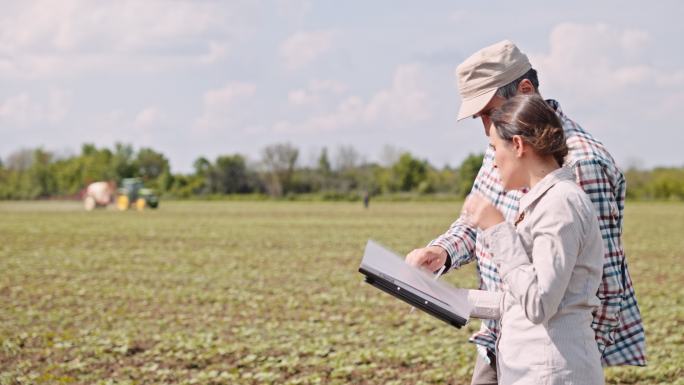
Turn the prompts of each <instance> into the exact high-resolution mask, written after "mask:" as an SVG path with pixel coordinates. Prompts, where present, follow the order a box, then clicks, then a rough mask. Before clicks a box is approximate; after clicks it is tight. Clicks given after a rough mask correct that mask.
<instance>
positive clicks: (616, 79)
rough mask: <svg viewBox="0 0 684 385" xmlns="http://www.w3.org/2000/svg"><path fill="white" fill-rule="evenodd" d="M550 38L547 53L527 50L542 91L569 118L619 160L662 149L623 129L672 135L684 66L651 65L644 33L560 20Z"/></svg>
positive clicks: (648, 41) (649, 44)
mask: <svg viewBox="0 0 684 385" xmlns="http://www.w3.org/2000/svg"><path fill="white" fill-rule="evenodd" d="M549 42H550V49H549V51H548V52H547V53H541V54H536V55H530V60H531V61H532V64H533V65H534V66H535V67H536V68H537V69H538V70H539V74H540V83H541V84H540V87H541V91H542V94H543V95H544V96H547V97H557V98H559V100H560V102H561V103H562V104H563V106H564V110H565V111H566V112H568V113H569V114H570V116H571V117H574V118H576V119H578V121H579V122H580V123H581V124H583V126H585V127H586V128H587V129H588V130H590V132H592V133H593V134H594V135H596V137H597V138H599V139H600V140H604V141H605V142H606V145H607V146H608V148H609V149H611V151H612V152H613V156H614V157H615V158H616V160H617V161H618V163H619V164H624V162H625V161H626V160H627V159H629V158H631V157H634V154H643V153H649V154H652V155H653V154H657V153H658V151H662V148H659V147H660V146H662V143H661V145H657V144H655V143H656V142H655V141H634V140H632V139H629V135H626V133H627V132H628V131H626V128H631V129H646V128H647V129H648V132H649V135H650V136H652V137H653V138H657V137H669V136H672V132H671V129H668V127H671V124H672V123H671V122H672V121H671V116H673V115H675V114H676V113H678V112H679V110H681V106H682V104H684V94H683V93H682V92H681V89H682V86H684V68H662V67H659V66H657V65H654V64H653V63H652V61H651V60H650V55H649V50H651V49H653V45H654V44H655V42H654V40H653V38H652V37H651V36H650V35H649V33H648V32H646V31H642V30H635V29H625V28H619V27H616V26H612V25H608V24H574V23H561V24H559V25H557V26H556V27H555V28H553V30H552V32H551V35H550V39H549ZM668 130H669V132H668ZM675 135H679V134H678V133H677V134H675Z"/></svg>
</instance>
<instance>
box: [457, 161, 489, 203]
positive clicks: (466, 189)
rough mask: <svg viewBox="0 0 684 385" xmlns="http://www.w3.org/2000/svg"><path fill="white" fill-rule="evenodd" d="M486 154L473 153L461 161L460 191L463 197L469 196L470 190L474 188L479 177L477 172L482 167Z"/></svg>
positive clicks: (459, 169)
mask: <svg viewBox="0 0 684 385" xmlns="http://www.w3.org/2000/svg"><path fill="white" fill-rule="evenodd" d="M483 159H484V154H471V155H468V157H467V158H465V160H464V161H463V163H461V166H460V167H459V168H458V180H459V183H458V191H459V193H460V195H461V196H462V197H464V198H465V197H466V196H468V194H470V190H472V189H473V183H474V182H475V178H476V177H477V173H478V172H479V171H480V168H481V167H482V160H483Z"/></svg>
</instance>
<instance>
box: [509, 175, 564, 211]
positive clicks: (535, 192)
mask: <svg viewBox="0 0 684 385" xmlns="http://www.w3.org/2000/svg"><path fill="white" fill-rule="evenodd" d="M564 180H571V181H574V180H575V175H574V174H573V173H572V170H570V169H569V168H566V167H561V168H559V169H557V170H554V171H552V172H550V173H548V174H547V175H546V176H545V177H544V178H542V180H540V181H539V182H537V184H535V185H534V186H533V187H532V188H531V189H530V191H528V192H527V194H525V195H523V196H522V198H520V210H519V211H520V212H521V213H522V212H524V211H525V210H526V209H527V208H528V207H530V205H532V204H533V203H534V202H536V201H537V200H538V199H539V198H541V197H542V195H544V193H546V192H547V191H548V190H549V189H550V188H551V187H553V186H555V185H556V183H558V182H561V181H564Z"/></svg>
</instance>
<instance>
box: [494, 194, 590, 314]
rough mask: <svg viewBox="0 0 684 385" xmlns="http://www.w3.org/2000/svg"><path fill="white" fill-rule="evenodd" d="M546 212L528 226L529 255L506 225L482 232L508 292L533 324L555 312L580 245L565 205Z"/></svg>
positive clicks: (573, 223)
mask: <svg viewBox="0 0 684 385" xmlns="http://www.w3.org/2000/svg"><path fill="white" fill-rule="evenodd" d="M546 210H548V213H547V214H546V215H542V216H539V217H537V218H536V219H534V223H532V225H531V228H532V250H531V255H528V252H527V250H526V249H525V247H524V245H523V243H522V241H521V239H520V235H519V234H518V233H517V231H516V229H515V227H514V226H513V225H512V224H510V223H508V222H502V223H500V224H498V225H496V226H492V227H491V228H489V229H487V230H486V231H484V232H483V236H484V237H485V245H488V246H489V248H490V250H491V251H492V256H493V258H494V262H495V263H497V265H498V266H499V273H500V274H501V278H502V280H503V282H504V283H505V284H506V286H507V289H508V290H507V291H508V292H509V294H510V295H512V296H513V298H514V299H515V300H516V301H517V302H518V303H519V304H520V306H521V307H522V309H523V311H524V314H525V316H526V318H527V319H528V320H530V322H532V323H535V324H539V323H543V322H546V321H548V320H549V318H551V317H552V316H553V315H554V314H555V313H556V312H557V310H558V306H559V305H560V302H561V300H562V299H563V295H564V293H565V291H566V289H567V287H568V284H569V282H570V277H571V275H572V271H573V266H574V265H575V262H576V261H577V255H578V253H579V245H580V234H579V231H578V226H577V223H576V222H574V217H575V215H574V214H573V210H572V208H571V207H570V206H569V205H568V204H567V202H565V204H560V205H558V206H557V207H554V208H553V209H550V208H548V207H547V208H546Z"/></svg>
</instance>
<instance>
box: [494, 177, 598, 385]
mask: <svg viewBox="0 0 684 385" xmlns="http://www.w3.org/2000/svg"><path fill="white" fill-rule="evenodd" d="M520 213H521V214H520V215H521V217H520V218H519V220H518V223H517V226H514V225H512V224H510V223H507V222H504V223H500V224H498V225H496V226H493V227H491V228H489V229H487V230H486V231H484V234H483V235H484V237H485V239H484V241H485V245H488V247H489V248H490V250H491V251H492V255H493V259H494V262H495V263H496V264H497V265H498V267H499V272H500V274H501V277H502V279H503V285H504V295H503V299H502V301H501V334H500V336H499V339H498V341H497V365H498V372H499V373H498V375H499V384H504V385H506V384H535V385H539V384H582V385H593V384H603V383H604V379H603V370H602V368H601V356H600V354H599V351H598V347H597V346H596V341H595V339H594V331H593V330H592V328H591V321H592V311H594V310H595V308H596V307H597V306H598V305H599V299H598V297H597V296H596V292H597V290H598V287H599V284H600V282H601V274H602V271H603V241H602V239H601V232H600V230H599V224H598V220H597V218H596V212H595V211H594V207H593V205H592V203H591V201H590V199H589V197H588V196H587V195H586V194H585V193H584V191H582V189H581V188H580V187H579V186H577V184H576V183H575V177H574V175H573V173H572V172H571V171H570V170H568V169H565V168H560V169H558V170H556V171H554V172H552V173H550V174H548V175H547V176H546V177H544V178H543V179H542V180H541V181H539V182H538V183H537V184H535V185H534V186H533V187H532V188H531V189H530V191H529V192H528V193H527V194H526V195H525V196H523V197H522V198H521V200H520Z"/></svg>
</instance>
